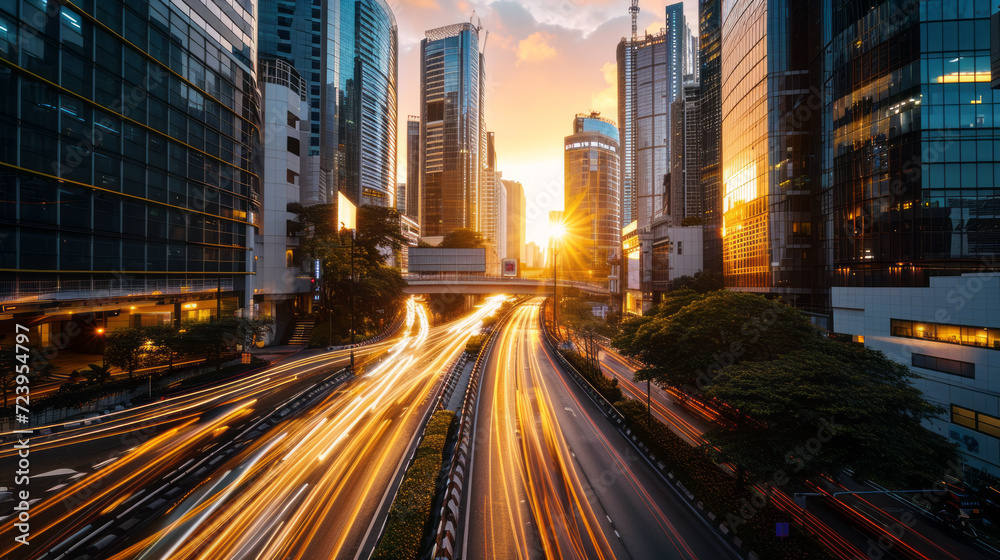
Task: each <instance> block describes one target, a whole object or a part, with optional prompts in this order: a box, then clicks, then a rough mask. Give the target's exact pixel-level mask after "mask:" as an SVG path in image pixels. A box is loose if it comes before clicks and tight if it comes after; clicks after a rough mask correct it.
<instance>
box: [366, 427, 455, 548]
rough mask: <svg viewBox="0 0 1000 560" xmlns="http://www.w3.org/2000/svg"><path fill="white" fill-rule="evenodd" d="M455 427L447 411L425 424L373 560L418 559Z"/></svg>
mask: <svg viewBox="0 0 1000 560" xmlns="http://www.w3.org/2000/svg"><path fill="white" fill-rule="evenodd" d="M456 424H457V422H456V417H455V413H454V412H452V411H450V410H439V411H437V412H435V413H434V414H433V415H432V416H431V418H430V420H429V421H428V422H427V427H426V428H425V429H424V439H423V441H421V442H420V445H419V446H417V452H416V453H415V455H414V459H413V464H411V465H410V468H409V469H407V471H406V476H405V477H404V478H403V483H402V484H401V485H400V486H399V491H398V492H397V493H396V498H395V499H394V500H393V501H392V506H390V508H389V519H388V522H387V523H386V526H385V531H384V532H383V533H382V538H381V539H380V540H379V542H378V546H377V547H375V551H374V552H373V553H372V559H374V560H410V559H412V560H417V559H418V558H419V557H420V552H421V544H422V543H423V540H424V534H425V533H426V529H427V522H428V520H429V519H430V517H431V507H432V506H433V504H434V494H435V492H436V491H437V481H438V477H439V476H440V474H441V467H442V464H443V462H444V448H445V446H446V445H447V443H448V438H449V437H451V435H452V431H453V430H454V428H455V425H456Z"/></svg>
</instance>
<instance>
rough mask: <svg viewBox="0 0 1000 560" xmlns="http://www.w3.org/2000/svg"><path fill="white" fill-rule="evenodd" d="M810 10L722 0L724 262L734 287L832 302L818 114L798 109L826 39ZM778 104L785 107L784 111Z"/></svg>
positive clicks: (818, 303) (808, 305) (772, 1)
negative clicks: (822, 221)
mask: <svg viewBox="0 0 1000 560" xmlns="http://www.w3.org/2000/svg"><path fill="white" fill-rule="evenodd" d="M808 8H809V3H805V2H791V1H789V0H736V1H733V2H725V3H724V4H723V13H722V75H721V76H722V84H721V99H722V113H721V114H722V184H723V212H724V214H723V267H724V281H725V285H726V287H727V288H730V289H732V290H740V291H751V292H759V293H771V294H781V295H783V296H784V297H785V299H786V300H787V301H788V302H789V303H792V304H795V305H799V306H801V307H803V308H805V309H815V308H818V307H822V306H824V305H826V306H827V307H828V303H826V300H827V298H828V291H827V290H825V289H824V286H823V269H822V255H821V253H822V251H819V250H818V249H819V246H818V245H817V244H816V243H815V239H816V238H815V235H818V234H819V231H818V228H816V227H814V224H815V223H817V220H818V215H819V213H820V205H819V195H818V193H819V184H818V183H819V182H818V181H814V180H813V178H814V173H815V171H816V165H815V159H816V156H817V154H818V148H819V140H820V138H819V135H818V134H817V133H816V132H817V128H816V127H817V123H818V122H819V119H820V115H819V112H818V111H799V112H794V113H793V110H794V109H796V108H798V107H800V106H802V104H803V103H808V102H809V96H810V95H812V94H811V92H810V85H811V81H810V80H811V79H812V77H814V76H815V74H814V73H812V74H811V73H810V65H811V63H812V62H813V60H814V56H815V54H816V45H817V44H818V41H819V37H818V36H817V34H815V33H812V32H811V31H810V30H811V29H813V26H812V25H811V24H810V21H809V17H808ZM747 45H753V47H752V48H750V50H749V52H748V51H747V48H748V47H747ZM776 107H783V108H786V109H784V110H783V111H786V112H783V113H782V114H783V115H784V116H783V117H782V118H776V117H774V114H775V113H774V111H775V109H774V108H776Z"/></svg>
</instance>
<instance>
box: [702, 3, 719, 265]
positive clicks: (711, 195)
mask: <svg viewBox="0 0 1000 560" xmlns="http://www.w3.org/2000/svg"><path fill="white" fill-rule="evenodd" d="M698 14H699V20H700V32H701V37H700V39H699V47H700V48H699V51H698V52H699V66H700V67H701V69H700V71H699V76H700V83H701V99H700V101H699V105H698V118H699V119H700V120H701V131H700V132H701V171H700V181H701V196H702V205H701V208H702V217H703V219H704V226H703V229H704V242H705V247H704V256H705V263H704V266H705V268H704V270H705V271H706V272H712V273H716V274H719V275H721V274H722V206H721V202H722V198H721V196H720V192H719V191H720V190H721V189H722V183H721V182H720V177H721V169H720V164H721V161H722V159H721V158H722V117H721V114H720V111H721V99H720V95H721V87H722V77H721V71H722V66H721V64H722V60H721V58H720V53H721V47H722V35H721V32H722V18H721V15H722V6H721V2H720V0H701V2H700V4H699V6H698Z"/></svg>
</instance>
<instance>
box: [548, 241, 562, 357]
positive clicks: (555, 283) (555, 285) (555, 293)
mask: <svg viewBox="0 0 1000 560" xmlns="http://www.w3.org/2000/svg"><path fill="white" fill-rule="evenodd" d="M562 235H563V226H562V225H561V224H554V225H552V226H551V227H550V229H549V239H551V240H552V326H553V328H554V329H555V331H556V340H559V339H561V338H562V336H561V333H560V332H559V272H558V270H559V269H558V264H557V263H558V259H559V250H558V249H557V246H558V245H557V244H558V243H559V238H560V237H562Z"/></svg>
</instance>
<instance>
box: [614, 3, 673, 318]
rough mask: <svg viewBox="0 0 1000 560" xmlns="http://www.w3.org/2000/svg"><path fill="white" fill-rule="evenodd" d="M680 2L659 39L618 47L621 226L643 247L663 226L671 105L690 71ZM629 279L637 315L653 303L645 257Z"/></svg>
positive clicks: (646, 255) (625, 42) (648, 257)
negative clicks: (634, 281) (634, 284)
mask: <svg viewBox="0 0 1000 560" xmlns="http://www.w3.org/2000/svg"><path fill="white" fill-rule="evenodd" d="M686 30H688V28H687V24H686V22H685V20H684V5H683V3H682V2H678V3H675V4H671V5H669V6H667V7H666V27H664V28H663V29H662V30H661V31H660V32H659V33H656V34H648V33H647V34H646V35H645V36H643V37H632V38H625V39H622V41H621V42H620V43H619V45H618V52H617V55H618V111H619V126H620V133H621V134H620V138H621V139H622V144H621V145H622V148H623V149H622V154H621V159H622V162H623V163H622V178H621V183H622V192H621V196H620V199H621V201H622V205H623V206H622V214H623V220H622V226H623V227H629V228H631V225H630V224H631V222H635V228H634V229H630V232H631V233H630V235H631V236H633V237H635V238H636V243H637V244H638V245H642V246H644V247H647V248H648V247H651V246H652V242H653V239H652V235H653V224H654V222H662V219H661V218H662V217H663V215H664V202H665V199H666V198H667V191H668V189H669V187H670V182H671V177H670V168H671V162H670V154H671V139H672V133H671V129H672V122H671V111H670V107H671V104H672V103H673V102H674V101H676V100H677V99H679V98H681V96H682V95H683V89H682V88H683V81H684V76H685V74H686V73H688V72H687V70H688V69H689V67H690V58H691V56H690V55H691V53H690V52H689V50H690V49H689V47H690V39H689V36H690V31H689V30H688V31H686ZM642 255H643V258H642V259H641V261H640V262H639V263H638V266H635V264H634V263H632V268H631V272H630V273H631V274H633V276H636V275H637V276H638V277H639V278H641V284H642V288H641V290H636V291H635V292H634V293H633V295H636V294H640V293H641V296H640V297H639V298H638V299H636V300H635V304H636V305H635V307H636V308H637V309H641V310H646V309H649V307H650V306H652V304H653V301H654V293H653V292H654V290H653V285H652V280H653V269H652V267H653V261H652V259H651V253H650V252H648V251H647V252H644V253H642Z"/></svg>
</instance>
